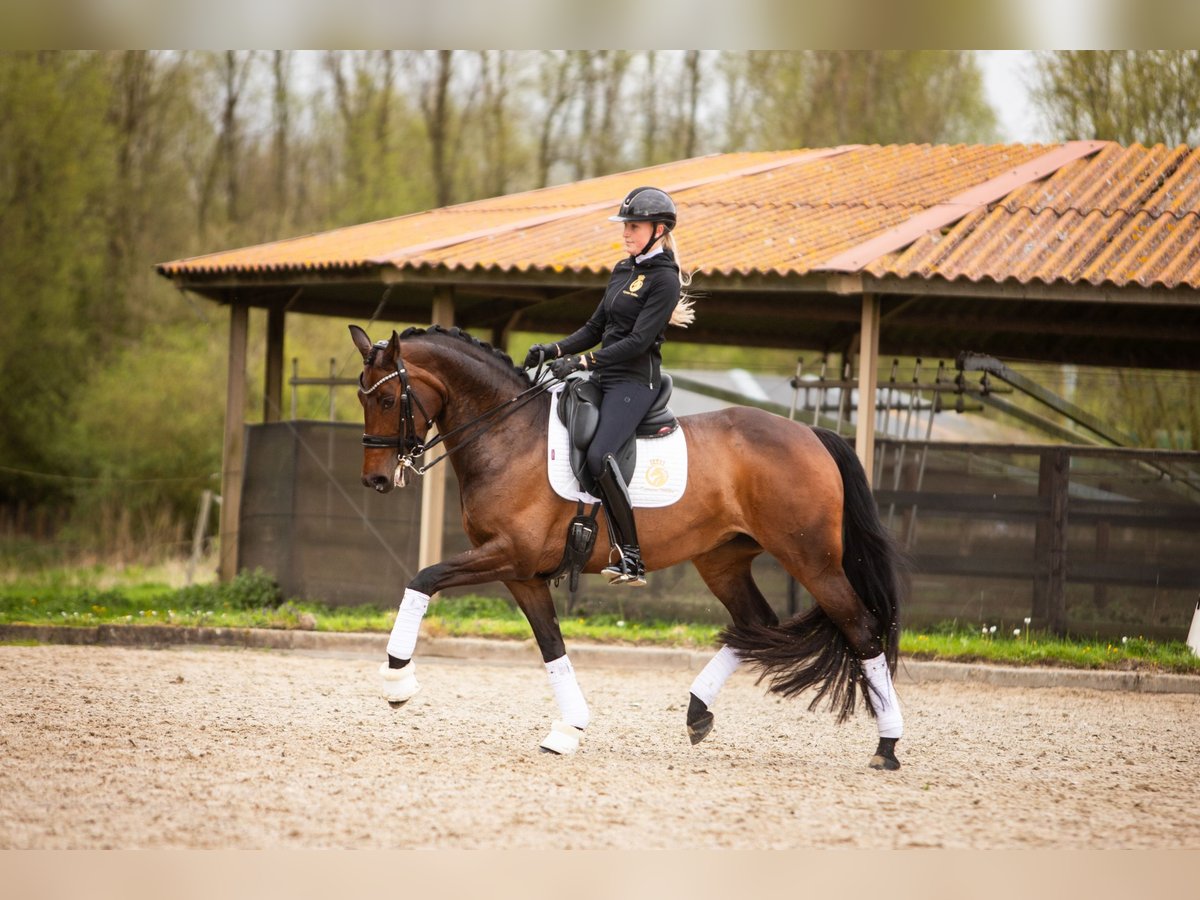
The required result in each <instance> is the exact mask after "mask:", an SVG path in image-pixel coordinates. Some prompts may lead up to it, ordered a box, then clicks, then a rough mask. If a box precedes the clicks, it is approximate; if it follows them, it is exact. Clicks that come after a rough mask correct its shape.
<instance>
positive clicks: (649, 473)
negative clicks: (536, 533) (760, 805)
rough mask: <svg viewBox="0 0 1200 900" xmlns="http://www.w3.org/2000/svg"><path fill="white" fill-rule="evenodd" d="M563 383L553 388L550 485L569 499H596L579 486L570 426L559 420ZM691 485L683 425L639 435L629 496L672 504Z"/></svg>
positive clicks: (644, 503)
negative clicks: (662, 433)
mask: <svg viewBox="0 0 1200 900" xmlns="http://www.w3.org/2000/svg"><path fill="white" fill-rule="evenodd" d="M562 388H563V386H562V385H556V386H555V387H554V388H552V389H551V391H550V393H551V395H552V397H551V401H550V430H549V440H548V442H547V444H548V449H547V452H546V457H547V459H546V473H547V475H548V476H549V477H550V486H551V487H552V488H554V492H555V493H556V494H558V496H560V497H563V498H565V499H567V500H582V501H583V502H584V503H596V502H598V498H596V497H593V496H592V495H591V494H588V493H586V492H585V491H584V490H583V488H581V487H580V486H579V479H577V478H576V477H575V473H574V472H572V471H571V453H570V448H569V447H568V446H567V441H568V437H567V428H566V426H565V425H563V423H562V422H560V421H559V420H558V394H559V393H560V392H561V391H562ZM686 487H687V441H686V440H685V439H684V436H683V427H682V426H680V427H679V428H676V429H675V430H674V431H673V432H671V433H670V434H669V435H667V436H666V437H660V438H638V439H637V460H636V462H635V463H634V467H633V478H632V479H631V482H630V485H629V497H630V499H631V500H632V501H633V505H634V506H635V507H642V508H647V507H655V506H670V505H671V504H672V503H674V502H675V501H677V500H678V499H679V498H680V497H682V496H683V491H684V489H685V488H686Z"/></svg>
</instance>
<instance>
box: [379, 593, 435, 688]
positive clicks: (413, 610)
mask: <svg viewBox="0 0 1200 900" xmlns="http://www.w3.org/2000/svg"><path fill="white" fill-rule="evenodd" d="M428 608H429V595H428V594H422V593H421V592H420V591H414V590H413V589H412V588H407V589H406V590H405V591H404V599H403V600H401V601H400V611H399V612H397V613H396V622H395V624H394V625H392V636H391V637H390V638H388V644H387V652H388V655H389V656H394V657H396V659H412V655H413V649H414V648H415V647H416V646H417V634H418V632H420V630H421V619H423V618H424V617H425V610H427V609H428ZM396 671H398V672H402V671H404V670H403V669H397V670H396Z"/></svg>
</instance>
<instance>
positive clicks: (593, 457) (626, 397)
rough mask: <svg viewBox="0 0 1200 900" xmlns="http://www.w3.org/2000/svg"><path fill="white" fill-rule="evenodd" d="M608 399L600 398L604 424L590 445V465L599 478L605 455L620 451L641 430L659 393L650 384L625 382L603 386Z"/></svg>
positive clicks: (600, 425)
mask: <svg viewBox="0 0 1200 900" xmlns="http://www.w3.org/2000/svg"><path fill="white" fill-rule="evenodd" d="M601 389H602V390H603V391H604V399H603V400H601V401H600V424H599V426H598V427H597V428H596V436H595V437H594V438H592V443H591V446H590V447H588V454H587V467H588V472H590V473H591V475H592V477H593V478H598V477H599V476H600V472H601V470H602V469H603V467H604V457H605V456H607V455H608V454H609V453H612V454H614V455H615V454H616V453H617V451H618V450H620V449H621V446H622V445H623V444H624V443H625V441H627V440H628V439H629V436H630V435H631V434H633V432H634V431H635V430H636V429H637V427H638V423H639V422H641V421H642V419H643V418H644V417H645V415H646V412H647V411H648V410H649V409H650V404H651V403H653V402H654V396H655V394H656V393H657V391H655V390H654V389H653V388H651V387H650V386H649V385H645V384H634V383H632V382H622V383H620V384H605V385H601Z"/></svg>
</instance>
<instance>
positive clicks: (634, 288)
mask: <svg viewBox="0 0 1200 900" xmlns="http://www.w3.org/2000/svg"><path fill="white" fill-rule="evenodd" d="M645 283H646V276H645V275H639V276H638V277H637V278H635V279H633V281H631V282H630V283H629V289H628V290H627V291H626V293H628V294H636V293H637V292H638V291H640V290H641V289H642V285H643V284H645Z"/></svg>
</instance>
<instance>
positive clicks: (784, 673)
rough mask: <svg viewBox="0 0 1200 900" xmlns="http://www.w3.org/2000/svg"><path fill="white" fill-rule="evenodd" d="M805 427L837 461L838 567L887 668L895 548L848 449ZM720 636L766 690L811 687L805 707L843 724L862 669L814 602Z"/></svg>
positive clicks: (896, 588)
mask: <svg viewBox="0 0 1200 900" xmlns="http://www.w3.org/2000/svg"><path fill="white" fill-rule="evenodd" d="M813 431H814V432H815V433H816V435H817V437H818V438H820V440H821V443H822V444H824V446H825V449H826V450H828V451H829V455H830V456H832V457H833V459H834V461H835V462H836V463H837V467H838V471H839V472H841V475H842V490H843V494H844V498H845V499H844V502H843V508H842V569H843V570H844V571H845V573H846V578H847V580H848V581H849V582H850V586H851V587H852V588H854V592H855V593H856V594H858V596H859V598H860V599H861V600H862V601H863V603H864V604H865V605H866V607H867V609H868V610H870V611H871V613H872V614H873V615H874V616H875V619H876V621H877V622H878V623H879V626H880V628H881V630H882V634H881V635H880V639H881V641H882V643H883V648H884V653H885V654H886V655H887V661H888V665H889V666H890V668H891V669H892V671H893V672H895V670H896V651H897V646H898V644H899V642H900V604H901V600H902V594H903V591H904V584H903V582H902V579H901V575H900V569H901V557H902V554H901V552H900V548H899V547H898V546H897V544H896V542H895V539H894V538H893V537H892V535H891V532H889V531H888V530H887V528H886V527H885V526H884V524H883V522H881V521H880V519H879V512H878V510H877V509H876V508H875V498H874V497H873V496H872V494H871V486H870V485H869V484H868V483H867V476H866V473H865V472H864V471H863V467H862V464H861V463H860V462H859V461H858V457H857V456H856V455H855V453H854V448H853V447H851V446H850V444H849V443H847V441H846V440H845V439H844V438H842V437H841V436H839V435H837V434H835V433H834V432H832V431H829V430H828V429H826V428H814V429H813ZM721 640H722V641H724V642H725V643H726V644H727V645H728V646H730V647H732V648H733V649H734V650H737V651H738V653H739V655H740V656H741V657H742V658H743V659H744V660H746V661H748V662H750V663H751V664H753V665H757V666H758V667H760V668H761V669H762V677H764V678H768V679H770V683H771V690H772V691H774V692H776V693H779V694H783V695H784V696H785V697H791V696H794V695H796V694H799V693H801V692H802V691H804V690H806V689H807V688H810V687H815V688H816V690H817V693H816V696H815V697H814V698H813V701H812V703H810V704H809V709H815V708H816V707H817V706H818V705H819V704H820V703H821V701H822V700H823V699H825V698H826V697H828V698H829V706H830V708H831V709H833V710H835V711H836V712H837V714H838V721H839V722H841V721H844V720H845V719H846V718H847V717H848V716H849V715H850V714H851V713H853V712H854V708H855V706H856V705H857V702H858V699H857V697H858V690H857V689H858V683H859V682H860V681H861V680H862V670H861V667H860V665H859V661H858V659H857V658H856V657H855V655H854V653H853V652H852V651H851V649H850V645H849V644H848V643H847V641H846V637H845V635H843V634H842V632H841V629H839V628H838V627H837V625H835V624H834V622H833V620H832V619H830V618H829V616H827V615H826V614H825V611H824V610H823V609H821V607H819V606H815V607H813V608H812V609H810V610H808V611H807V612H805V613H802V614H801V615H798V616H796V617H795V618H793V619H789V620H788V621H786V622H782V623H780V624H779V625H778V626H775V627H768V626H765V625H749V626H738V625H731V626H730V627H728V628H726V629H725V631H724V632H722V634H721ZM863 699H864V702H865V704H866V706H867V709H868V711H870V712H871V713H872V714H874V708H873V705H872V703H871V697H870V696H869V692H867V691H865V690H864V691H863Z"/></svg>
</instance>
